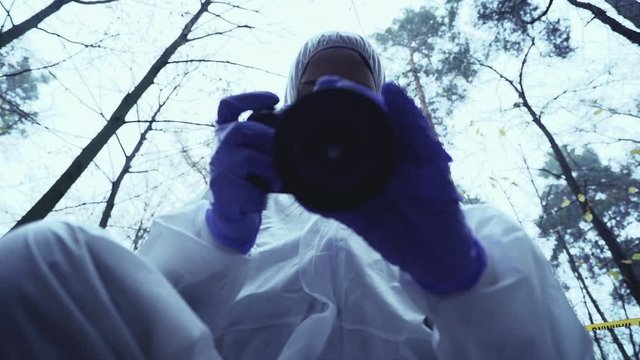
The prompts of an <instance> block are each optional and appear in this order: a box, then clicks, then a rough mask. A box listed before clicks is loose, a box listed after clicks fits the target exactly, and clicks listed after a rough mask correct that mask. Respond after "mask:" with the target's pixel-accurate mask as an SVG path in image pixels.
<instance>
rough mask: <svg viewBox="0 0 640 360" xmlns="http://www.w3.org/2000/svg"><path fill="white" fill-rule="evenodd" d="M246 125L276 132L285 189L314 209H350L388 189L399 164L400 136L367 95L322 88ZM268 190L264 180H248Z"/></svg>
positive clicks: (252, 118) (277, 157) (258, 114)
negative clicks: (261, 125)
mask: <svg viewBox="0 0 640 360" xmlns="http://www.w3.org/2000/svg"><path fill="white" fill-rule="evenodd" d="M247 121H256V122H260V123H262V124H265V125H267V126H270V127H272V128H273V129H275V136H274V144H273V146H274V163H275V166H276V171H277V173H278V176H279V177H280V179H281V181H282V184H283V189H282V190H281V191H279V192H283V193H291V194H293V195H294V196H295V197H296V199H297V200H298V202H300V203H301V204H302V205H303V206H305V207H306V208H308V209H310V210H316V211H325V212H327V211H342V210H348V209H352V208H355V207H358V206H359V205H362V204H363V203H365V202H366V201H368V200H370V199H371V198H373V197H375V195H377V194H378V193H380V192H381V191H383V190H384V188H385V186H386V185H387V183H388V182H389V180H390V178H391V175H392V173H393V171H394V166H395V163H396V161H395V160H396V137H395V134H394V130H393V127H392V124H391V122H390V119H389V117H388V116H387V114H386V112H385V111H384V110H383V109H382V108H380V106H378V104H376V103H375V101H373V100H372V99H370V98H369V97H367V96H365V95H363V94H360V93H358V92H355V91H352V90H347V89H323V90H317V91H315V92H313V93H311V94H309V95H306V96H304V97H302V98H300V99H298V100H297V101H296V102H294V103H293V104H292V105H291V106H289V107H287V108H285V109H284V110H281V111H259V112H253V113H252V114H251V115H250V116H249V118H248V119H247ZM248 180H249V181H251V182H252V183H254V184H255V185H257V186H260V187H262V188H264V189H265V190H267V191H270V189H269V188H268V187H269V186H268V185H267V184H268V183H267V182H266V181H265V180H264V179H260V178H258V177H255V176H252V177H251V178H250V179H248Z"/></svg>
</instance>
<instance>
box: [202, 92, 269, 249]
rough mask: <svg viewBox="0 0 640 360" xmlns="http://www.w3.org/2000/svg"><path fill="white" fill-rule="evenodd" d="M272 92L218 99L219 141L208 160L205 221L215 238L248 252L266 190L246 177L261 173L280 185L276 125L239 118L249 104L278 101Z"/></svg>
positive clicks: (257, 107) (251, 106) (252, 107)
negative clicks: (210, 199)
mask: <svg viewBox="0 0 640 360" xmlns="http://www.w3.org/2000/svg"><path fill="white" fill-rule="evenodd" d="M278 101H279V99H278V97H277V96H276V95H275V94H272V93H269V92H251V93H246V94H241V95H235V96H230V97H227V98H224V99H222V101H220V105H219V106H218V120H217V121H216V125H217V126H218V128H217V130H216V132H217V133H218V136H219V138H222V139H221V142H220V145H219V146H218V148H217V150H216V152H215V153H214V154H213V157H212V158H211V162H210V168H211V181H210V183H209V187H210V188H211V192H212V193H213V202H212V204H211V206H210V207H209V209H208V210H207V213H206V222H207V226H208V227H209V231H210V232H211V234H212V235H213V237H214V239H216V240H217V241H219V242H220V243H222V244H223V245H225V246H227V247H230V248H233V249H235V250H237V251H239V252H240V253H243V254H246V253H247V252H249V250H250V249H251V247H252V246H253V244H254V243H255V241H256V236H257V235H258V230H259V229H260V224H261V222H262V211H263V210H264V209H265V206H266V201H267V193H266V192H265V191H264V190H263V189H261V188H260V187H258V186H256V185H254V184H252V183H250V182H248V181H247V179H248V178H250V177H252V176H257V177H259V178H262V179H265V180H266V181H268V182H269V186H270V188H272V189H279V188H280V187H281V186H282V185H281V183H280V180H279V179H278V176H277V175H276V170H275V166H274V164H273V160H272V158H273V135H274V130H273V129H272V128H270V127H268V126H266V125H263V124H259V123H257V122H252V121H245V122H238V116H240V114H242V113H243V112H245V111H248V110H254V111H255V110H269V109H273V107H274V106H275V105H276V104H277V103H278Z"/></svg>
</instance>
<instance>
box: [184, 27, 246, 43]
mask: <svg viewBox="0 0 640 360" xmlns="http://www.w3.org/2000/svg"><path fill="white" fill-rule="evenodd" d="M237 29H254V27H253V26H251V25H236V26H234V27H232V28H231V29H227V30H222V31H214V32H212V33H208V34H204V35H200V36H196V37H192V38H189V39H187V40H186V41H187V42H191V41H196V40H202V39H204V38H208V37H211V36H217V35H225V34H228V33H230V32H233V31H235V30H237Z"/></svg>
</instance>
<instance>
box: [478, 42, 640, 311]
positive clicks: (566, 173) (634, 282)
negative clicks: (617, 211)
mask: <svg viewBox="0 0 640 360" xmlns="http://www.w3.org/2000/svg"><path fill="white" fill-rule="evenodd" d="M534 45H535V39H533V38H532V39H531V44H530V46H529V48H528V49H527V51H526V53H525V55H524V56H523V58H522V62H521V65H520V70H519V74H518V79H517V80H512V79H510V78H508V77H507V76H505V75H504V74H502V73H501V72H499V71H498V70H496V69H495V68H494V67H493V66H491V65H488V64H485V63H483V62H482V61H479V60H478V65H480V66H482V67H485V68H487V69H489V70H491V71H492V72H493V73H495V74H496V75H497V76H498V77H499V78H500V79H501V80H503V81H504V82H506V83H507V84H508V85H509V86H510V87H511V88H512V89H513V90H514V92H515V93H516V94H517V96H518V98H519V101H520V104H519V106H520V107H521V108H522V109H524V110H525V111H526V113H527V114H528V115H529V116H530V119H531V122H532V123H533V124H534V125H536V127H538V129H539V130H540V131H541V132H542V134H543V135H544V137H545V139H546V140H547V142H548V143H549V146H550V147H551V151H552V153H553V155H554V157H555V159H556V160H557V162H558V163H559V165H560V169H561V171H562V173H561V174H560V176H561V177H562V179H563V180H564V181H565V182H566V183H567V185H568V187H569V189H570V190H571V192H572V193H573V195H574V197H575V199H576V202H577V203H578V204H579V205H580V208H581V209H582V212H583V214H584V215H588V216H589V217H590V218H591V224H592V225H593V228H594V229H595V230H596V233H597V234H598V236H599V237H600V238H601V239H602V240H603V241H604V242H605V244H606V245H607V248H608V250H609V252H610V253H611V256H612V258H613V260H614V262H615V265H616V266H617V268H618V269H619V271H620V274H622V276H623V278H624V280H625V283H626V284H627V286H628V288H629V290H630V292H631V295H632V296H633V298H634V299H635V301H636V302H637V303H638V304H640V281H639V280H638V277H637V276H636V274H635V272H634V271H633V269H632V268H631V266H629V265H627V264H626V259H627V256H625V254H624V251H623V249H622V247H621V245H620V243H619V242H618V239H617V236H616V234H614V232H613V230H612V229H611V228H610V227H609V226H608V225H607V223H606V222H605V221H604V220H603V218H602V216H601V215H600V214H599V213H598V211H596V209H594V208H592V206H591V205H590V199H588V198H585V195H584V194H586V191H585V189H583V187H582V186H581V185H580V184H579V183H578V181H577V180H576V178H575V176H574V174H573V169H572V168H571V166H570V164H569V161H568V160H567V158H566V156H565V154H564V153H563V151H562V147H561V145H560V144H559V143H558V142H557V141H556V139H555V137H554V136H553V134H552V133H551V132H550V131H549V129H548V128H547V127H546V125H545V124H544V123H543V121H542V115H543V111H536V110H535V109H534V108H533V105H532V104H531V103H530V102H529V99H528V97H527V93H526V91H525V87H524V71H525V67H526V64H527V59H528V57H529V54H530V52H531V49H532V48H533V47H534Z"/></svg>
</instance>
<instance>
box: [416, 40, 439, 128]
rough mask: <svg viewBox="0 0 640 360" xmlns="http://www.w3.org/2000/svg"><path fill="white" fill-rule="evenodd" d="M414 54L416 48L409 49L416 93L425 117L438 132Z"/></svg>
mask: <svg viewBox="0 0 640 360" xmlns="http://www.w3.org/2000/svg"><path fill="white" fill-rule="evenodd" d="M414 55H415V50H414V49H409V66H410V67H411V68H410V69H409V72H410V73H411V79H412V80H413V84H414V85H415V87H416V95H417V96H418V101H419V102H420V108H421V110H422V114H423V115H424V117H425V118H427V120H428V121H429V124H431V127H432V128H433V131H434V132H435V133H436V134H437V133H438V132H437V131H435V130H436V128H435V126H434V125H433V120H432V117H431V112H429V106H428V105H427V96H426V95H425V93H424V86H422V81H421V80H420V73H419V72H418V67H417V66H416V61H415V58H414Z"/></svg>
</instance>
